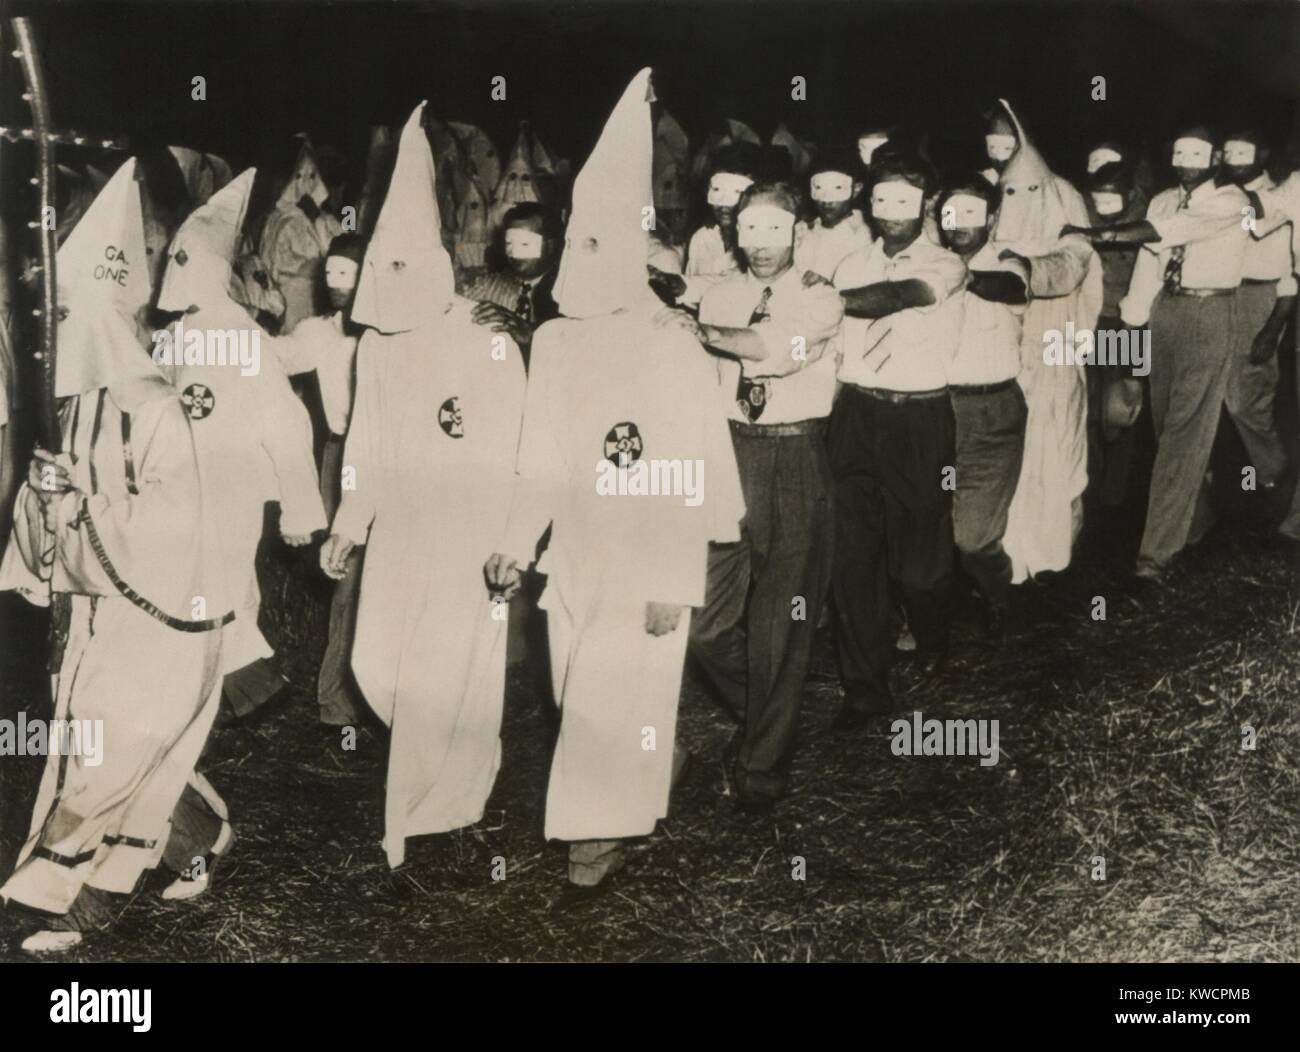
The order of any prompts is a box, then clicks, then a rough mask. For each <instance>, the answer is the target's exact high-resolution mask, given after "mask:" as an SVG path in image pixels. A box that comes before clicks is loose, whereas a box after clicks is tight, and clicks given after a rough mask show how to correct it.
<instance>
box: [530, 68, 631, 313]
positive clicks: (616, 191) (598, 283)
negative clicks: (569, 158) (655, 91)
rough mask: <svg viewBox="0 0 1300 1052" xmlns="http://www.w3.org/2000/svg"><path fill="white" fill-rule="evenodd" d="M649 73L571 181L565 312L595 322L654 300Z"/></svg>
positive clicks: (559, 287)
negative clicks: (648, 214) (648, 219)
mask: <svg viewBox="0 0 1300 1052" xmlns="http://www.w3.org/2000/svg"><path fill="white" fill-rule="evenodd" d="M649 89H650V70H649V68H646V69H643V70H641V72H640V73H638V74H637V75H636V76H635V77H633V78H632V82H631V83H630V84H629V85H628V86H627V89H626V90H625V91H624V92H623V97H622V98H620V99H619V100H618V105H616V106H615V107H614V112H613V113H612V114H610V117H609V120H608V121H606V122H605V128H604V130H603V131H602V132H601V133H600V139H599V140H598V141H597V143H596V146H595V149H593V150H592V151H591V156H590V157H588V158H587V163H586V164H585V165H583V167H582V171H581V172H579V173H578V178H577V179H576V180H575V181H574V184H573V214H572V216H571V218H570V219H569V226H568V229H567V231H566V232H565V242H564V254H563V255H562V256H561V257H560V269H559V273H558V274H557V276H556V278H555V287H554V296H555V301H556V303H557V304H559V308H560V312H561V313H562V314H565V315H566V316H568V317H570V318H593V317H598V316H600V315H603V314H612V313H613V312H614V311H616V310H619V309H623V308H632V307H636V306H639V305H642V304H645V303H646V302H647V300H650V301H654V300H655V296H654V293H653V292H651V291H650V287H649V285H648V284H647V281H646V254H647V234H646V231H645V229H644V228H643V227H642V225H641V224H642V220H643V218H644V215H645V213H644V209H646V208H647V207H649V206H650V205H651V204H652V203H653V200H654V195H653V189H652V184H651V167H652V160H651V158H652V154H653V149H654V143H653V135H652V131H651V127H650V101H649V100H650V90H649Z"/></svg>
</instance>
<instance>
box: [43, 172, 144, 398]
mask: <svg viewBox="0 0 1300 1052" xmlns="http://www.w3.org/2000/svg"><path fill="white" fill-rule="evenodd" d="M135 174H136V162H135V158H130V159H129V160H127V161H126V163H124V164H123V165H122V166H121V167H119V168H118V170H117V171H116V172H115V173H113V176H112V178H110V179H109V181H108V182H107V184H105V186H104V188H103V190H101V191H100V193H99V194H98V196H96V197H95V199H94V200H93V201H92V202H91V203H90V207H89V208H87V210H86V214H85V215H83V216H82V217H81V221H80V222H79V223H78V224H77V225H76V226H75V227H74V228H73V230H72V233H71V234H69V235H68V239H67V240H66V241H64V243H63V245H62V246H60V248H59V251H58V255H57V256H56V261H57V269H58V286H59V288H58V295H59V301H60V303H61V304H62V305H63V306H65V307H66V308H67V312H66V314H64V316H63V317H62V318H61V319H60V320H59V322H58V356H57V358H56V359H55V378H54V394H55V397H56V398H70V397H73V396H75V395H80V394H85V393H86V392H87V391H92V390H96V389H98V388H108V390H109V393H110V394H111V395H112V397H113V400H114V402H115V403H116V404H117V405H118V407H119V408H121V409H124V410H126V411H127V412H131V411H133V410H134V409H135V408H137V407H138V406H140V405H142V404H144V403H145V402H146V401H149V400H150V399H151V398H155V397H157V396H158V395H159V394H160V393H167V392H168V391H170V387H168V386H167V385H166V382H165V381H164V380H163V378H162V375H161V374H160V373H159V372H158V369H157V367H156V366H155V365H154V363H153V359H152V358H150V356H149V354H148V353H147V351H146V350H145V346H144V343H143V342H142V337H141V335H140V332H139V331H138V328H137V323H136V319H137V317H138V315H139V312H140V311H141V309H142V308H143V307H144V306H145V305H146V304H147V303H148V302H149V293H150V288H149V269H148V266H147V264H146V257H145V242H144V216H143V212H142V210H141V206H140V188H139V184H138V183H137V182H136V179H135Z"/></svg>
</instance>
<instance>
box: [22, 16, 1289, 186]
mask: <svg viewBox="0 0 1300 1052" xmlns="http://www.w3.org/2000/svg"><path fill="white" fill-rule="evenodd" d="M13 8H14V11H15V12H18V13H23V12H25V13H29V14H31V15H32V16H33V17H34V19H35V20H36V22H37V24H38V27H39V29H40V32H41V34H42V38H43V40H44V41H45V45H46V54H47V64H48V67H49V70H48V73H49V79H50V84H51V93H52V98H53V105H54V109H55V120H56V123H58V124H60V125H61V126H72V127H76V128H78V129H80V130H88V131H91V132H93V133H95V134H114V135H123V134H126V135H130V136H132V137H133V145H135V146H136V147H139V146H142V145H146V144H149V143H164V142H165V143H179V144H185V145H192V146H196V147H200V148H203V149H207V150H212V151H215V152H218V153H221V154H223V155H225V156H227V157H228V158H229V159H230V160H231V161H232V163H234V165H235V167H236V170H238V169H239V167H241V166H242V165H243V164H246V163H256V162H257V161H258V159H259V158H261V157H265V156H266V155H267V151H269V150H271V149H272V148H274V147H276V146H278V145H280V144H281V143H282V142H283V141H284V139H285V137H286V136H287V135H288V134H290V133H292V132H294V131H297V130H309V131H311V132H312V133H313V134H314V136H315V137H316V138H318V139H320V140H324V141H328V142H331V143H333V144H334V145H336V146H337V147H339V148H340V149H342V150H343V151H344V152H345V153H346V154H348V155H349V156H351V157H352V158H353V160H354V161H356V162H358V163H359V161H360V158H361V155H362V154H363V152H364V143H365V136H366V128H367V127H368V126H369V125H370V124H371V123H375V122H385V123H394V122H398V121H400V120H401V119H403V118H404V117H405V115H406V113H407V112H409V110H410V108H411V107H412V106H413V105H414V104H415V103H416V102H418V101H419V99H421V98H423V97H427V98H429V100H430V109H431V111H432V112H433V113H434V114H436V115H438V116H440V117H443V118H446V119H456V120H468V121H473V122H475V123H478V124H480V125H481V126H482V127H484V128H485V130H487V131H488V133H489V134H490V135H492V136H493V138H494V139H495V140H496V141H497V145H498V148H499V149H501V150H502V151H503V152H508V151H509V148H510V145H511V142H512V140H513V136H514V130H515V127H516V125H517V122H518V121H519V120H520V119H522V118H528V119H531V120H532V121H533V123H534V126H535V127H536V128H537V130H538V133H539V136H540V137H541V139H542V141H543V142H544V143H545V144H546V145H547V146H548V147H549V148H551V149H552V151H553V152H558V153H559V154H560V155H562V156H565V157H568V158H569V159H571V160H572V161H573V162H575V164H580V163H581V161H582V160H583V159H584V158H585V156H586V153H587V151H588V150H589V148H590V146H591V144H592V142H593V141H594V139H595V136H596V134H597V133H598V131H599V127H600V123H601V121H602V120H603V119H604V117H605V115H606V114H607V113H608V112H609V109H610V107H611V106H612V105H613V103H614V101H615V99H616V98H617V97H618V94H619V92H620V91H621V90H622V88H623V86H624V84H625V83H626V82H627V80H628V79H629V78H630V77H631V75H632V74H633V73H634V72H635V71H636V70H637V69H638V68H639V67H641V66H642V65H651V66H653V67H654V69H655V73H656V90H657V93H658V96H659V98H660V99H661V100H662V101H663V102H664V103H665V104H666V105H667V106H668V108H669V109H670V110H671V111H672V113H673V114H674V115H675V116H676V117H677V119H678V120H679V121H681V122H682V124H683V125H684V126H685V127H686V129H687V131H688V132H689V133H690V134H691V137H692V141H693V144H694V143H695V142H696V141H697V140H698V138H699V136H700V135H701V134H702V133H703V132H706V131H708V130H711V129H712V128H713V127H715V126H716V124H717V122H719V121H720V120H721V119H722V118H725V117H737V118H740V119H742V120H744V121H746V122H748V123H749V124H750V125H751V126H752V127H754V128H755V130H757V131H758V132H759V134H760V135H762V136H763V137H764V138H766V137H768V136H770V135H771V133H772V131H773V130H774V129H775V127H776V125H777V123H778V122H780V121H782V120H785V121H787V122H788V123H789V124H790V126H791V128H792V129H793V130H794V131H795V133H796V134H798V135H800V136H801V137H803V138H805V139H809V140H812V141H814V142H819V143H825V142H829V141H835V140H844V141H851V138H852V136H853V135H854V134H855V133H856V131H857V125H858V124H859V123H860V121H862V120H865V119H869V118H872V117H876V116H886V117H896V118H900V119H902V120H903V121H904V122H905V123H907V124H908V125H910V126H912V127H914V128H917V129H924V130H927V131H929V132H930V134H931V143H930V149H931V152H932V154H933V156H934V157H935V159H936V160H937V161H938V162H939V163H940V165H941V167H947V168H952V167H954V166H956V167H964V166H966V165H968V164H969V163H970V162H971V161H972V160H974V159H977V158H976V147H977V144H978V143H979V136H980V135H982V128H981V126H980V122H979V114H980V113H981V111H982V110H983V109H984V108H985V107H986V106H987V105H988V104H989V103H990V102H991V101H992V100H993V99H994V98H995V97H997V96H998V95H1004V96H1005V97H1007V98H1009V99H1010V100H1011V101H1012V102H1013V104H1015V105H1016V106H1017V107H1018V109H1019V110H1020V112H1021V114H1022V117H1023V119H1024V120H1025V121H1026V122H1027V124H1028V126H1029V130H1030V134H1031V135H1034V136H1035V137H1036V138H1037V139H1038V140H1039V141H1040V142H1041V143H1042V145H1043V146H1044V148H1045V151H1046V152H1047V153H1048V155H1049V158H1050V159H1051V160H1053V161H1054V163H1055V164H1056V165H1057V166H1058V168H1059V169H1060V170H1062V171H1063V172H1065V173H1066V174H1075V173H1076V172H1077V169H1078V167H1079V166H1080V165H1081V163H1082V153H1083V151H1085V150H1086V149H1087V148H1088V146H1089V145H1090V144H1091V143H1092V142H1093V141H1094V140H1096V139H1098V138H1100V137H1102V136H1114V137H1118V138H1121V139H1124V140H1127V141H1130V142H1132V143H1134V144H1139V143H1142V144H1145V145H1147V146H1148V147H1149V148H1151V149H1153V150H1154V151H1156V152H1157V154H1162V153H1163V146H1162V145H1160V144H1162V143H1163V140H1164V139H1166V138H1167V137H1168V136H1169V135H1170V134H1171V132H1172V131H1173V130H1175V127H1176V125H1177V124H1178V123H1179V122H1180V121H1182V120H1184V119H1187V118H1192V117H1197V118H1200V117H1207V118H1208V119H1210V120H1212V121H1215V122H1217V123H1218V124H1219V125H1221V126H1222V127H1223V129H1224V130H1230V129H1229V126H1230V125H1234V124H1239V123H1242V122H1243V121H1249V122H1262V123H1263V124H1264V125H1265V126H1266V128H1268V129H1270V130H1271V131H1272V132H1273V133H1274V134H1275V135H1276V136H1277V137H1278V139H1279V140H1280V141H1284V142H1286V141H1290V140H1292V139H1293V138H1294V137H1295V132H1296V129H1297V121H1296V114H1297V109H1296V98H1297V82H1298V79H1300V78H1298V77H1297V69H1300V54H1298V52H1300V6H1297V5H1296V4H1295V3H1293V2H1284V3H1273V2H1260V0H1245V2H1242V0H1237V2H1218V3H1205V2H1182V3H1174V2H1168V0H1121V2H1097V3H1086V2H1039V3H1029V4H1027V3H1001V2H980V3H976V2H962V3H953V2H950V3H935V2H928V0H911V2H908V3H884V2H865V0H859V2H848V0H798V2H791V0H785V2H778V0H749V2H738V0H694V2H682V0H670V2H659V3H646V2H635V0H603V2H591V0H587V2H578V3H574V2H560V3H545V2H531V3H519V2H506V0H479V2H476V3H470V2H467V0H441V2H401V3H395V2H378V0H369V2H366V0H361V2H346V3H339V2H330V0H317V2H283V0H266V2H256V0H224V2H220V3H213V2H197V3H184V2H176V0H170V2H166V3H160V2H156V0H129V2H112V3H108V2H105V3H87V2H84V0H75V2H73V0H44V2H41V3H27V4H23V3H17V4H14V5H13ZM10 65H11V66H12V63H11V64H10ZM198 74H202V75H203V76H205V77H206V78H207V91H208V98H207V101H206V102H194V101H191V99H190V78H191V77H193V76H195V75H198ZM796 74H798V75H802V76H804V77H806V78H807V80H808V99H807V101H806V102H794V101H792V100H791V99H790V78H791V77H792V76H795V75H796ZM496 75H502V76H505V77H506V78H507V84H508V98H507V100H506V101H504V102H493V101H491V100H490V98H489V90H490V81H491V78H492V77H493V76H496ZM8 76H9V77H11V78H12V77H13V76H15V71H13V70H12V69H11V70H10V71H9V72H8ZM1094 76H1104V77H1106V81H1107V100H1106V101H1105V102H1094V101H1093V100H1092V99H1091V97H1090V93H1091V79H1092V77H1094ZM10 89H11V90H7V91H6V92H5V98H4V100H3V102H0V112H3V113H4V115H5V119H6V122H7V123H18V122H20V121H21V120H22V119H23V118H22V117H21V115H20V114H21V111H15V109H14V107H15V106H17V105H18V103H17V101H16V99H17V88H16V85H15V84H14V83H13V81H12V80H11V81H10Z"/></svg>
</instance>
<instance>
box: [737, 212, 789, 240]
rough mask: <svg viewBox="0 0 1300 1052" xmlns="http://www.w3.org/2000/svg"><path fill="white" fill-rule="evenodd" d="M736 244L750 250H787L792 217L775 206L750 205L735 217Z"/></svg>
mask: <svg viewBox="0 0 1300 1052" xmlns="http://www.w3.org/2000/svg"><path fill="white" fill-rule="evenodd" d="M736 243H737V244H738V245H739V246H740V247H741V248H745V249H750V248H789V247H790V246H791V245H793V244H794V215H793V214H792V213H790V212H787V211H786V210H785V209H784V208H778V207H777V206H776V205H750V206H749V207H748V208H746V209H745V210H744V211H743V212H741V213H740V215H738V216H737V217H736Z"/></svg>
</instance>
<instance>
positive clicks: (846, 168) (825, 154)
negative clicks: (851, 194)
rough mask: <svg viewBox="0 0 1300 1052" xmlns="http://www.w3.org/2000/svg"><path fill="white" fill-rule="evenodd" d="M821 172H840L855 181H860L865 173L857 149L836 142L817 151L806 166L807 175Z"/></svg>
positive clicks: (810, 176)
mask: <svg viewBox="0 0 1300 1052" xmlns="http://www.w3.org/2000/svg"><path fill="white" fill-rule="evenodd" d="M822 172H841V173H843V174H844V175H847V176H848V177H849V178H850V179H853V180H856V181H857V182H862V181H863V179H864V177H865V175H866V173H865V172H864V171H863V166H862V158H861V157H860V156H859V154H858V151H857V150H856V149H850V148H849V147H847V146H840V145H838V144H837V145H834V146H827V147H825V148H823V149H820V150H818V151H817V158H816V160H814V161H813V163H812V164H811V165H810V166H809V168H808V177H809V178H812V177H813V176H814V175H820V174H821V173H822Z"/></svg>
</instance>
